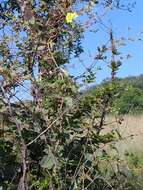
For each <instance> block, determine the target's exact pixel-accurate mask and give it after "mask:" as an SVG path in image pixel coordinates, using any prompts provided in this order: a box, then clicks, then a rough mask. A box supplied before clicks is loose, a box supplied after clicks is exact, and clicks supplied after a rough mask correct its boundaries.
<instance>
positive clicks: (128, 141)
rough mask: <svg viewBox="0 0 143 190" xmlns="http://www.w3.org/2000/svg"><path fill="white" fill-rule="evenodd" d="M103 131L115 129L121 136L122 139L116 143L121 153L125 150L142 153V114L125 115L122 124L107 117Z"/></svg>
mask: <svg viewBox="0 0 143 190" xmlns="http://www.w3.org/2000/svg"><path fill="white" fill-rule="evenodd" d="M107 123H109V125H107V127H106V128H105V131H106V132H107V131H110V130H113V129H116V130H118V131H119V133H120V134H121V136H122V138H123V139H122V140H120V141H119V142H117V143H116V146H117V147H118V149H119V151H120V153H121V155H123V153H124V152H125V151H126V150H127V151H131V152H142V153H143V115H135V116H133V115H126V116H124V121H123V122H122V124H118V123H117V122H116V121H115V118H113V117H111V116H110V117H108V119H107Z"/></svg>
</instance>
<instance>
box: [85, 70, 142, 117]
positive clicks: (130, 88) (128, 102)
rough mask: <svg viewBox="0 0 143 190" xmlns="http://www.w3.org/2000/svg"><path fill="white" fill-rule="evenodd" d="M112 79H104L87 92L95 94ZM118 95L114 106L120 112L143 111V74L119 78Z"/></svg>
mask: <svg viewBox="0 0 143 190" xmlns="http://www.w3.org/2000/svg"><path fill="white" fill-rule="evenodd" d="M110 82H111V81H110V80H108V79H107V80H104V81H103V82H102V83H101V84H100V85H98V86H96V87H92V88H90V89H89V90H87V91H86V92H85V93H88V94H92V95H95V94H96V90H97V88H98V89H99V88H103V87H105V86H106V85H108V84H109V83H110ZM116 83H117V84H118V85H119V87H118V96H117V97H116V98H114V101H113V107H114V108H115V110H116V111H117V112H118V113H119V114H128V113H133V114H136V113H142V112H143V74H142V75H140V76H129V77H126V78H117V79H116Z"/></svg>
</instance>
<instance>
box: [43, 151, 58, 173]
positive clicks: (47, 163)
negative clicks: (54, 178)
mask: <svg viewBox="0 0 143 190" xmlns="http://www.w3.org/2000/svg"><path fill="white" fill-rule="evenodd" d="M40 165H41V167H42V168H47V169H49V170H50V169H52V167H53V166H55V165H56V159H55V157H54V155H53V154H52V153H49V155H45V156H44V157H43V159H42V160H41V162H40Z"/></svg>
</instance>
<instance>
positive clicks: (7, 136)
mask: <svg viewBox="0 0 143 190" xmlns="http://www.w3.org/2000/svg"><path fill="white" fill-rule="evenodd" d="M95 6H102V8H103V9H105V10H106V9H110V8H114V7H117V8H120V3H119V1H117V0H116V1H99V2H98V1H76V0H55V1H54V0H39V1H38V0H37V1H36V0H35V1H34V0H33V1H30V0H27V1H24V0H17V1H16V0H15V1H11V0H9V1H0V10H1V12H0V21H1V22H0V116H1V123H2V125H1V129H0V130H1V140H0V141H1V143H0V149H1V156H2V157H1V158H0V159H1V162H0V164H1V170H0V174H1V184H0V186H2V188H3V189H13V190H14V189H19V190H28V189H31V190H36V189H39V190H40V189H41V190H44V189H49V190H54V189H59V190H63V189H65V190H66V189H70V190H72V189H105V188H106V189H113V187H112V183H110V179H106V176H105V175H104V174H103V173H102V172H101V170H100V167H99V163H100V161H101V160H102V159H107V160H108V159H109V156H108V154H107V153H106V151H105V150H103V149H102V148H101V146H103V145H106V144H108V143H110V142H112V141H113V140H115V137H116V135H115V133H112V132H111V133H107V134H105V135H103V134H101V131H102V129H103V128H104V126H105V125H106V122H105V117H106V114H109V113H110V112H112V97H113V96H115V95H116V92H117V88H118V85H117V84H116V83H115V80H114V79H115V76H116V72H117V71H118V69H119V66H120V64H121V63H120V61H119V60H118V59H117V60H116V57H118V52H117V49H116V45H115V40H114V37H113V32H112V30H110V31H109V38H110V42H111V43H110V47H109V48H108V47H106V46H103V47H101V48H98V51H99V52H98V53H99V55H98V56H97V60H103V61H105V60H106V59H107V57H106V56H104V54H106V52H107V51H110V52H111V59H110V60H109V61H108V64H109V66H110V68H111V78H112V80H111V82H110V84H108V85H105V87H103V88H102V89H99V90H97V93H96V95H95V96H91V95H88V94H87V95H85V96H84V95H81V93H80V92H79V85H78V84H77V83H76V81H75V80H74V78H72V77H71V76H70V75H69V74H67V73H66V72H65V70H63V69H62V66H64V65H65V64H67V63H68V62H70V58H71V55H74V56H76V57H78V56H79V55H80V54H81V53H82V52H83V49H82V46H81V38H82V36H83V34H84V31H85V28H87V25H88V27H90V25H92V23H93V21H94V19H96V16H95V15H94V7H95ZM75 7H78V8H77V10H76V8H75ZM82 7H83V8H82ZM121 8H122V7H121ZM78 9H79V10H78ZM82 14H87V15H88V16H89V17H90V21H91V23H90V22H88V23H85V25H84V24H82V25H81V24H80V22H79V23H78V22H76V20H75V19H76V17H80V15H82ZM92 14H93V17H92ZM91 18H93V20H92V19H91ZM93 73H94V72H92V71H91V68H90V70H88V71H87V73H84V75H83V81H84V82H85V83H87V82H88V83H90V82H93V78H94V74H93ZM27 94H28V98H27ZM22 97H23V98H22Z"/></svg>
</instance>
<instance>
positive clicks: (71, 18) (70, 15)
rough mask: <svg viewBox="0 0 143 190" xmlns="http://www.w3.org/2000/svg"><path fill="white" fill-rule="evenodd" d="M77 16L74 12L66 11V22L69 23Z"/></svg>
mask: <svg viewBox="0 0 143 190" xmlns="http://www.w3.org/2000/svg"><path fill="white" fill-rule="evenodd" d="M77 16H78V14H77V13H76V12H73V13H72V12H70V13H67V15H66V22H67V23H71V22H72V21H73V20H74V19H75V18H76V17H77Z"/></svg>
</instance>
